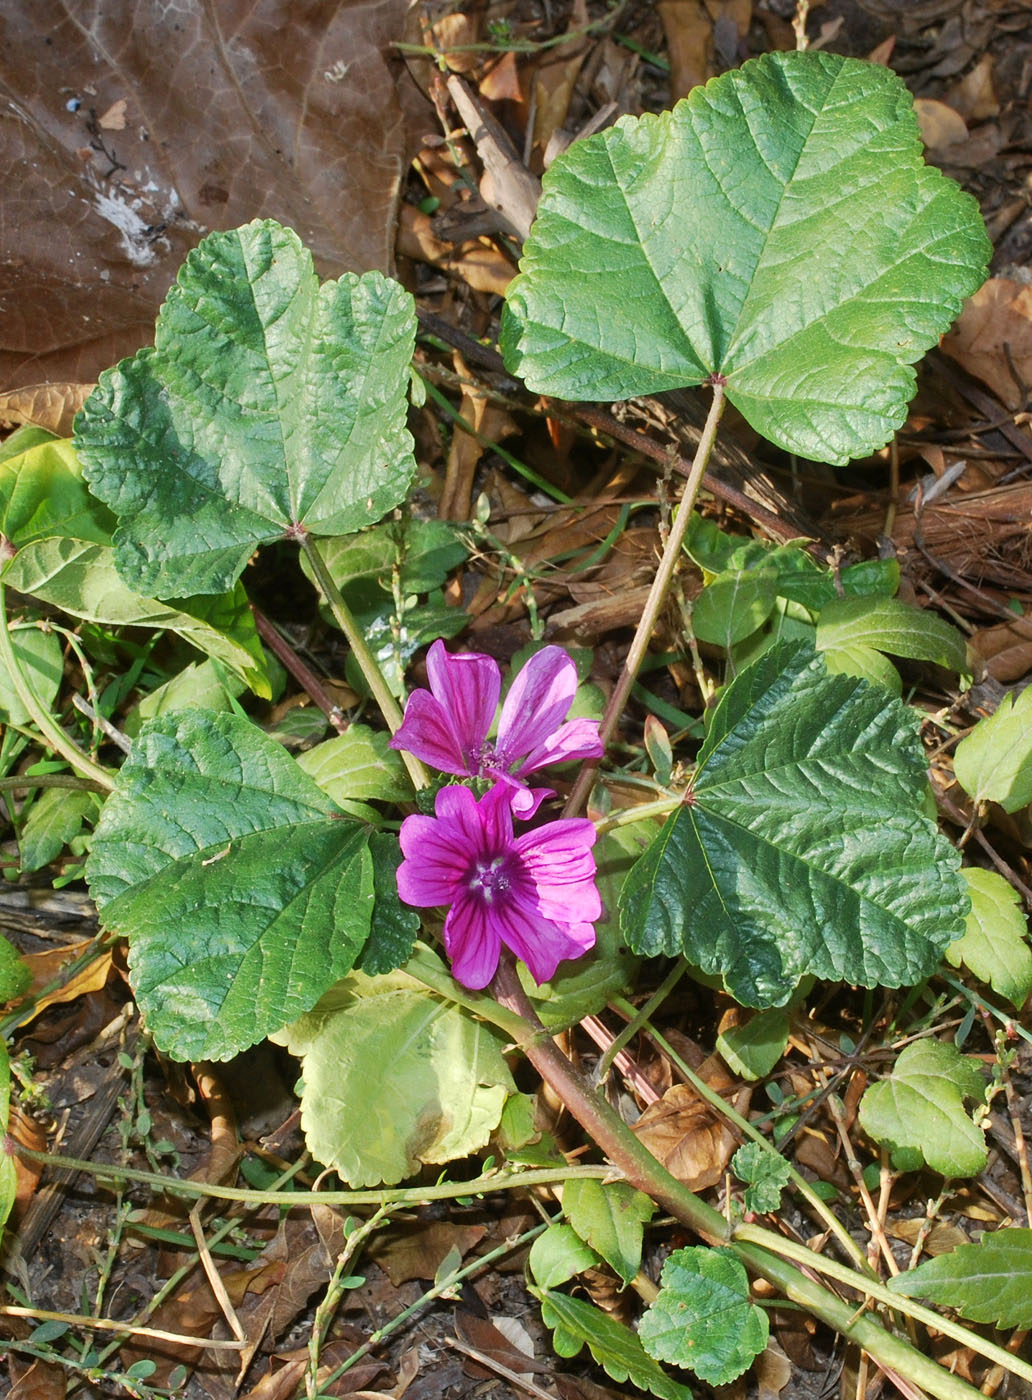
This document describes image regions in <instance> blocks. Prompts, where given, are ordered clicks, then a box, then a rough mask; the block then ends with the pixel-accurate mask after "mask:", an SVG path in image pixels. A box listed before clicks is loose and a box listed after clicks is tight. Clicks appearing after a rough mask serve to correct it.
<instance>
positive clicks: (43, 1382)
mask: <svg viewBox="0 0 1032 1400" xmlns="http://www.w3.org/2000/svg"><path fill="white" fill-rule="evenodd" d="M7 1362H8V1365H9V1366H10V1368H11V1370H10V1380H11V1388H10V1390H8V1392H7V1400H64V1397H65V1395H66V1394H67V1388H68V1387H67V1381H66V1379H65V1375H66V1373H65V1371H64V1368H63V1367H61V1366H57V1365H52V1364H51V1363H50V1362H49V1361H29V1360H28V1358H27V1357H25V1358H23V1357H20V1356H18V1354H17V1353H16V1352H8V1355H7Z"/></svg>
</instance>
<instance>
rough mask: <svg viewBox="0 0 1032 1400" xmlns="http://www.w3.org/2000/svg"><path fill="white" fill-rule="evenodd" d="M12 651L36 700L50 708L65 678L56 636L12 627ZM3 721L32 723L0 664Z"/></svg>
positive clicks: (34, 629) (37, 629)
mask: <svg viewBox="0 0 1032 1400" xmlns="http://www.w3.org/2000/svg"><path fill="white" fill-rule="evenodd" d="M16 586H17V585H16ZM11 647H12V649H13V651H14V656H15V660H16V661H17V662H18V664H19V666H20V668H21V670H22V673H23V674H24V675H25V677H26V679H27V680H28V682H29V685H30V686H31V687H32V689H33V691H34V692H35V694H36V698H37V699H38V700H40V701H42V703H43V704H44V705H45V706H47V707H48V708H49V707H50V706H51V705H52V704H53V703H54V701H55V699H56V698H57V692H58V691H59V690H60V688H61V679H62V677H63V676H64V657H63V656H62V655H61V643H60V641H59V640H58V638H57V634H56V633H54V632H43V631H41V630H40V629H39V628H38V627H12V628H11ZM0 721H3V722H4V723H6V724H17V725H21V726H23V727H24V726H25V725H28V724H31V723H32V716H31V715H30V714H29V712H28V710H26V708H25V706H24V705H23V704H22V702H21V700H20V699H19V698H18V693H17V691H16V690H15V688H14V684H13V682H12V681H11V678H10V677H9V676H8V674H7V670H6V668H5V667H4V665H3V662H0Z"/></svg>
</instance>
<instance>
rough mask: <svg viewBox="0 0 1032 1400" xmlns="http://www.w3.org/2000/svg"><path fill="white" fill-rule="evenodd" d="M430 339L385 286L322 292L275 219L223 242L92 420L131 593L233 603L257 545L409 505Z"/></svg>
mask: <svg viewBox="0 0 1032 1400" xmlns="http://www.w3.org/2000/svg"><path fill="white" fill-rule="evenodd" d="M414 336H415V314H414V310H413V302H412V298H411V296H410V295H409V294H408V292H406V291H404V290H403V288H402V287H401V286H399V284H398V283H397V282H392V281H390V280H389V279H387V278H385V277H383V276H381V275H380V273H378V272H368V273H365V274H364V275H363V276H361V277H356V276H355V275H354V274H352V273H345V275H344V276H343V277H341V278H340V279H339V280H338V281H336V282H326V283H323V284H322V285H321V286H320V284H319V280H318V277H317V276H316V273H315V269H314V266H313V263H312V256H311V254H310V253H309V252H308V250H307V249H306V248H305V247H304V246H303V244H302V243H301V241H300V239H299V238H298V237H297V235H296V234H295V233H294V232H292V231H291V230H290V229H286V228H283V227H282V226H281V225H279V224H277V223H275V222H273V221H272V220H271V219H262V220H256V221H255V222H254V223H250V224H247V225H245V226H244V227H243V228H238V229H232V230H229V231H227V232H224V233H212V234H209V235H208V237H207V238H205V239H204V240H203V241H202V242H201V243H200V244H199V245H198V246H197V247H196V248H194V249H193V251H192V252H191V253H190V255H189V257H188V258H187V260H186V262H185V263H184V265H183V267H182V268H181V269H180V272H179V276H178V278H177V279H176V283H175V285H174V286H173V287H172V289H171V290H170V292H169V294H168V296H167V297H166V299H165V302H164V305H163V306H162V308H161V311H160V313H159V315H158V322H157V327H156V330H155V337H154V346H153V348H150V347H148V348H146V349H144V350H141V351H139V352H138V353H137V354H136V355H135V356H134V357H133V358H132V359H130V360H123V361H122V363H121V364H120V365H118V366H117V367H116V368H115V369H112V370H108V371H106V372H105V373H104V374H102V375H101V377H100V383H99V384H98V386H97V388H96V390H95V391H94V393H93V394H92V395H91V396H90V398H89V399H88V400H87V401H86V404H85V405H84V407H83V409H82V411H81V412H80V414H79V415H78V417H77V418H76V420H75V441H76V445H77V447H78V450H79V455H80V457H81V459H82V462H83V465H84V467H85V469H86V474H87V478H88V480H89V483H90V486H91V489H92V490H93V493H94V495H96V496H99V497H100V499H101V500H102V501H104V502H105V504H107V505H109V506H110V507H111V509H112V510H113V511H114V512H115V513H116V515H118V517H119V521H120V524H119V528H118V531H117V533H116V536H115V545H116V561H117V565H118V570H119V572H120V574H121V575H122V577H123V578H124V579H125V581H126V582H127V583H128V584H129V586H130V587H131V588H133V589H135V590H136V591H137V592H140V593H144V594H153V595H154V596H156V597H169V596H172V595H174V596H177V597H178V596H181V595H183V594H187V593H221V592H225V591H226V590H228V589H230V588H232V587H233V584H234V583H235V582H236V580H237V579H238V578H239V576H240V573H241V571H242V570H243V568H244V565H245V564H246V563H247V560H248V558H249V557H250V555H251V554H252V552H253V551H254V549H255V547H256V546H257V545H259V544H262V543H265V542H268V541H272V540H276V539H281V538H283V537H284V536H291V537H296V536H297V535H298V534H299V533H300V532H301V531H308V532H309V533H312V534H317V535H342V534H348V533H349V532H351V531H354V530H358V529H360V528H361V527H362V526H363V525H367V524H370V523H372V522H373V521H374V520H377V519H379V517H380V516H381V515H383V514H384V512H385V511H387V510H390V509H391V508H392V507H393V506H395V505H397V504H398V503H399V502H400V501H402V500H403V499H404V497H405V494H406V491H407V489H408V485H409V482H410V480H411V478H412V473H413V470H414V461H413V457H412V439H411V437H410V435H409V433H408V430H407V428H406V427H405V416H406V406H407V390H408V382H409V365H410V362H411V359H412V349H413V344H414Z"/></svg>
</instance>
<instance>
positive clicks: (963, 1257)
mask: <svg viewBox="0 0 1032 1400" xmlns="http://www.w3.org/2000/svg"><path fill="white" fill-rule="evenodd" d="M889 1287H890V1288H891V1289H892V1291H893V1293H901V1294H903V1296H904V1297H905V1298H927V1299H928V1300H929V1301H930V1302H932V1303H936V1304H938V1305H939V1306H941V1307H947V1308H956V1310H957V1311H958V1312H959V1313H960V1315H961V1316H962V1317H966V1318H969V1319H970V1321H972V1322H988V1323H991V1324H992V1325H993V1326H994V1327H1006V1328H1007V1329H1008V1330H1016V1329H1018V1328H1021V1329H1022V1330H1027V1329H1028V1328H1030V1327H1032V1230H1026V1229H1022V1228H1019V1227H1014V1228H1012V1229H1005V1230H993V1231H986V1233H985V1234H984V1235H983V1236H982V1239H981V1243H979V1244H962V1245H959V1246H958V1247H957V1248H956V1249H954V1250H953V1251H952V1252H951V1253H949V1254H940V1255H937V1256H936V1258H934V1259H926V1260H925V1262H924V1263H923V1264H919V1265H918V1267H917V1268H916V1269H911V1270H910V1272H909V1273H905V1274H897V1276H896V1277H895V1278H893V1279H890V1280H889Z"/></svg>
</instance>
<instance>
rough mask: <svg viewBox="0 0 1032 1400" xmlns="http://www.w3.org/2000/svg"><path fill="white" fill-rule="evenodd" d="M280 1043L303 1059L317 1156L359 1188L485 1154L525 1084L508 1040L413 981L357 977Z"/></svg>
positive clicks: (307, 1124) (305, 1107)
mask: <svg viewBox="0 0 1032 1400" xmlns="http://www.w3.org/2000/svg"><path fill="white" fill-rule="evenodd" d="M273 1038H274V1039H275V1040H276V1041H277V1042H278V1043H279V1044H282V1045H286V1046H287V1047H288V1049H289V1050H290V1051H291V1053H292V1054H294V1055H299V1056H300V1057H301V1059H302V1073H303V1078H304V1091H303V1094H302V1099H301V1121H302V1124H303V1126H304V1131H305V1140H306V1142H307V1143H308V1148H309V1151H310V1152H311V1153H312V1154H313V1156H314V1157H316V1159H317V1160H318V1161H320V1162H322V1163H323V1164H324V1165H326V1166H332V1167H335V1168H336V1169H337V1170H338V1171H339V1172H340V1174H341V1176H342V1177H343V1178H344V1180H345V1181H347V1182H348V1184H349V1185H351V1186H378V1185H380V1183H381V1182H382V1183H385V1184H386V1185H388V1186H390V1185H393V1184H394V1183H396V1182H398V1181H402V1180H403V1179H404V1178H405V1177H408V1176H412V1175H413V1173H415V1172H417V1171H418V1170H419V1168H420V1166H421V1165H422V1164H423V1163H430V1162H450V1161H452V1160H453V1159H454V1158H456V1157H466V1156H468V1155H469V1154H470V1153H471V1152H475V1151H476V1149H477V1148H478V1147H483V1145H484V1144H485V1143H486V1142H487V1139H488V1137H489V1135H490V1133H491V1131H492V1130H493V1129H494V1128H496V1127H497V1126H498V1120H499V1118H500V1117H501V1113H502V1105H503V1104H504V1102H505V1099H506V1096H507V1094H509V1093H510V1092H511V1091H512V1090H513V1089H514V1087H515V1086H514V1084H513V1082H512V1077H511V1076H510V1074H509V1069H508V1066H507V1065H506V1063H505V1058H504V1056H503V1054H502V1050H503V1041H502V1038H501V1036H500V1035H499V1034H498V1033H497V1032H496V1031H494V1030H493V1029H492V1028H491V1027H490V1026H487V1025H485V1024H484V1023H483V1022H481V1021H477V1020H476V1019H475V1018H474V1017H472V1016H469V1015H467V1014H466V1013H465V1012H464V1011H462V1010H461V1008H459V1007H458V1006H456V1005H455V1004H454V1003H453V1002H445V1001H442V1000H441V999H440V997H437V996H435V995H434V994H433V993H431V992H428V991H427V989H426V987H424V986H421V985H420V984H419V983H418V982H416V980H415V979H414V978H412V977H409V976H408V975H407V974H406V973H404V972H397V973H393V974H392V975H391V976H388V977H366V976H364V975H363V974H362V973H360V972H356V973H353V974H352V975H351V976H350V977H348V978H347V980H346V981H344V982H343V983H342V984H341V985H340V986H339V987H335V988H334V989H333V991H332V992H331V993H330V995H329V996H328V997H327V998H326V999H325V1001H324V1003H323V1004H322V1005H321V1006H318V1007H316V1008H315V1010H314V1011H312V1012H311V1013H310V1014H309V1015H307V1016H303V1017H301V1019H300V1020H299V1021H297V1022H296V1023H294V1024H293V1025H289V1026H287V1027H286V1028H285V1029H284V1030H282V1031H280V1032H279V1033H277V1034H276V1035H275V1036H274V1037H273Z"/></svg>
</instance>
